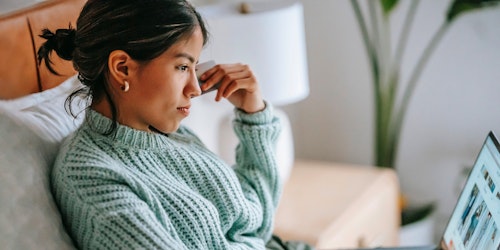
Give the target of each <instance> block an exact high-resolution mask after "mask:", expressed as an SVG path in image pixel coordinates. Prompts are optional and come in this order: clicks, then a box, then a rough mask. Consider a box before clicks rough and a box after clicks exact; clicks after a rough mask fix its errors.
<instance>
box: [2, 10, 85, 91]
mask: <svg viewBox="0 0 500 250" xmlns="http://www.w3.org/2000/svg"><path fill="white" fill-rule="evenodd" d="M85 2H86V0H48V1H45V2H41V3H37V4H34V5H33V6H30V7H28V8H25V9H21V10H18V11H15V12H13V13H8V14H5V15H3V16H0V34H1V35H0V57H1V58H2V59H1V60H0V99H13V98H17V97H21V96H25V95H28V94H32V93H36V92H40V91H43V90H47V89H50V88H53V87H55V86H57V85H58V84H60V83H61V82H63V81H64V80H66V79H67V78H68V77H70V76H72V75H74V74H76V72H75V71H74V69H73V66H72V64H71V62H69V61H64V60H61V59H59V57H57V55H55V53H54V55H53V56H52V61H53V62H54V64H55V66H54V69H55V70H56V71H57V72H59V74H61V76H57V75H54V74H52V73H50V72H49V71H48V70H47V68H46V67H45V65H44V64H43V63H42V64H41V65H40V66H39V67H38V65H37V62H36V51H37V50H38V48H39V47H40V45H41V44H42V43H43V42H44V40H43V39H42V38H40V37H39V36H38V35H39V34H41V31H42V29H43V28H49V29H50V30H52V31H53V32H55V30H56V29H58V28H67V27H68V25H69V24H70V23H71V25H72V26H73V27H76V19H77V18H78V15H79V13H80V11H81V9H82V7H83V5H84V4H85Z"/></svg>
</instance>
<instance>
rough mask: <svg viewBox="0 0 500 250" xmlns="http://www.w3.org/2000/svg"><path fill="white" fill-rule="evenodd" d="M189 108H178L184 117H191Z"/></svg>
mask: <svg viewBox="0 0 500 250" xmlns="http://www.w3.org/2000/svg"><path fill="white" fill-rule="evenodd" d="M189 108H190V106H185V107H178V108H177V110H178V111H179V112H181V113H182V114H183V115H185V116H187V115H189Z"/></svg>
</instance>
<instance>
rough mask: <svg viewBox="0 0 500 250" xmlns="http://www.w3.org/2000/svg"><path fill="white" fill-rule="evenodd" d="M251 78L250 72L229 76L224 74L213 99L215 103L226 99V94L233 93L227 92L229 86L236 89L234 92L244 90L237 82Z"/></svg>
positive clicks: (235, 73)
mask: <svg viewBox="0 0 500 250" xmlns="http://www.w3.org/2000/svg"><path fill="white" fill-rule="evenodd" d="M251 77H252V74H251V72H250V71H239V72H234V73H230V74H226V75H225V76H224V78H223V79H222V80H221V82H220V86H219V90H218V91H217V95H216V97H215V99H216V101H219V100H220V99H222V98H223V97H227V96H228V95H227V94H226V93H233V92H234V91H229V92H227V91H226V89H227V88H228V87H229V86H233V87H231V88H236V90H238V89H240V88H244V85H241V84H240V83H239V81H241V80H243V79H249V78H251Z"/></svg>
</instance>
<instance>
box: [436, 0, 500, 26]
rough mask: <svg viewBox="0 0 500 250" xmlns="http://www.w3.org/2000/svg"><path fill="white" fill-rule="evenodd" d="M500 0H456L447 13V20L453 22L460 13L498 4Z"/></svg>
mask: <svg viewBox="0 0 500 250" xmlns="http://www.w3.org/2000/svg"><path fill="white" fill-rule="evenodd" d="M499 3H500V0H455V1H453V2H452V4H451V5H450V8H449V9H448V13H447V14H446V21H447V22H452V21H453V20H455V18H457V17H458V16H459V15H461V14H464V13H466V12H470V11H474V10H479V9H481V8H486V7H492V6H497V5H498V4H499Z"/></svg>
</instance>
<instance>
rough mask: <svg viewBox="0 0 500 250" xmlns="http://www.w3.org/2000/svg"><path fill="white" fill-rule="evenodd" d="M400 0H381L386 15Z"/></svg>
mask: <svg viewBox="0 0 500 250" xmlns="http://www.w3.org/2000/svg"><path fill="white" fill-rule="evenodd" d="M398 2H399V1H398V0H380V5H381V6H382V11H383V12H384V16H386V17H387V16H389V14H390V13H391V11H392V10H393V9H394V7H396V5H397V4H398Z"/></svg>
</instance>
